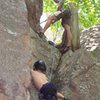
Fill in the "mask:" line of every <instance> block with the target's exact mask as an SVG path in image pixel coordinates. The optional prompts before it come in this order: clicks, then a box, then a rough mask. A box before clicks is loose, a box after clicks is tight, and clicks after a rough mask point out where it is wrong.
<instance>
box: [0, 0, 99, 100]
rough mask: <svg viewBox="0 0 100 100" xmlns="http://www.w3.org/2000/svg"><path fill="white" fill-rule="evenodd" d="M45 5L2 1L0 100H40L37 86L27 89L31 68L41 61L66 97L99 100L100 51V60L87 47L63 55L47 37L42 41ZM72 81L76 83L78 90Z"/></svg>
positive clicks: (36, 0)
mask: <svg viewBox="0 0 100 100" xmlns="http://www.w3.org/2000/svg"><path fill="white" fill-rule="evenodd" d="M42 2H43V1H42V0H25V1H24V0H0V100H38V99H37V92H36V91H35V89H34V86H31V89H30V90H28V89H27V87H28V86H29V83H30V82H31V81H30V80H31V76H30V68H31V67H32V64H33V63H34V62H35V61H36V60H38V59H42V60H44V61H45V62H46V65H47V76H48V78H49V80H50V81H52V82H54V83H55V84H56V85H57V86H58V89H59V90H60V91H61V92H62V93H63V94H64V95H65V96H69V98H72V100H79V99H75V98H74V97H75V96H76V95H78V96H79V97H80V100H99V97H100V85H99V84H100V73H99V72H100V65H99V60H97V59H98V57H100V51H99V50H97V51H98V57H97V56H96V52H93V51H92V52H87V51H86V50H85V49H84V48H83V47H84V46H85V44H84V43H83V45H84V46H82V48H80V49H79V50H77V51H75V52H72V51H69V52H67V53H66V54H64V55H61V54H60V52H59V51H58V50H57V49H56V48H55V47H53V46H51V45H49V43H48V42H47V41H46V39H45V37H44V38H40V37H39V36H38V34H36V32H35V31H37V30H39V29H40V28H41V27H40V26H39V24H38V23H39V19H40V16H41V13H42ZM32 3H33V6H34V7H33V8H34V9H32ZM38 3H40V4H39V5H38ZM29 7H30V8H29ZM30 10H31V11H30ZM37 11H38V12H37ZM32 12H34V15H33V13H32ZM27 15H28V19H27ZM32 16H33V17H32ZM33 23H34V24H33ZM30 28H31V29H30ZM38 28H39V29H38ZM33 30H34V31H33ZM88 32H89V31H88ZM98 35H99V34H98ZM84 37H85V36H84ZM98 40H99V39H98ZM99 46H100V44H99ZM71 81H73V82H75V87H74V88H73V87H72V85H71ZM75 89H76V90H77V92H76V91H75ZM75 92H76V93H75ZM71 93H72V95H71ZM73 94H74V95H73Z"/></svg>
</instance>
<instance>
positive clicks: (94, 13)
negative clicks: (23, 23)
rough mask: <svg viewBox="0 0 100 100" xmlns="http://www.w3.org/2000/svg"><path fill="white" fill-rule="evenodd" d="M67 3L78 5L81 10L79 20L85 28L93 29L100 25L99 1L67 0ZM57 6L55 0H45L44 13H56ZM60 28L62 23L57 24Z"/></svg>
mask: <svg viewBox="0 0 100 100" xmlns="http://www.w3.org/2000/svg"><path fill="white" fill-rule="evenodd" d="M65 2H74V3H76V5H77V7H78V9H79V12H78V13H79V20H80V23H81V25H82V26H83V27H86V28H88V27H91V26H93V25H94V24H98V23H100V2H99V0H65ZM55 11H56V6H55V3H54V1H53V0H49V1H48V0H44V12H55ZM55 25H56V26H59V25H60V23H59V22H58V23H56V24H55Z"/></svg>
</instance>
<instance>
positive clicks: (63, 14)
mask: <svg viewBox="0 0 100 100" xmlns="http://www.w3.org/2000/svg"><path fill="white" fill-rule="evenodd" d="M54 2H55V3H56V4H57V11H56V12H55V13H54V14H53V15H51V16H49V17H48V19H47V22H46V24H45V26H44V28H43V30H42V31H41V32H40V36H41V37H42V36H43V35H44V33H45V31H46V30H47V29H48V28H49V26H50V25H51V24H53V23H55V22H56V21H58V20H60V19H61V18H62V26H63V27H64V32H63V38H62V43H61V45H60V46H57V48H60V47H61V49H60V50H61V51H63V52H65V51H67V50H69V49H70V48H71V44H72V43H71V42H72V34H71V31H70V25H69V20H70V18H71V13H70V10H69V8H68V7H67V5H65V4H64V0H54ZM63 6H66V7H67V10H63V9H62V7H63Z"/></svg>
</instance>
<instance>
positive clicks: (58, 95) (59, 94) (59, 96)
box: [57, 92, 69, 100]
mask: <svg viewBox="0 0 100 100" xmlns="http://www.w3.org/2000/svg"><path fill="white" fill-rule="evenodd" d="M57 97H58V98H59V99H61V100H69V99H68V98H66V97H64V96H63V95H62V94H61V93H60V92H57Z"/></svg>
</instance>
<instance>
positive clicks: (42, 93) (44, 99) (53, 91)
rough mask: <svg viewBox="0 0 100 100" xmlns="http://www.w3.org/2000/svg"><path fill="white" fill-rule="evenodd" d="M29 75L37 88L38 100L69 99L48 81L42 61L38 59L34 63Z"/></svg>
mask: <svg viewBox="0 0 100 100" xmlns="http://www.w3.org/2000/svg"><path fill="white" fill-rule="evenodd" d="M31 75H32V79H33V82H34V84H35V86H36V88H37V89H38V90H39V95H38V99H39V100H58V98H59V99H61V100H69V99H68V98H66V97H64V96H63V95H62V94H61V93H60V92H58V91H57V88H56V86H55V85H54V84H53V83H51V82H48V79H47V77H46V65H45V63H44V61H42V60H38V61H36V62H35V63H34V65H33V69H32V70H31Z"/></svg>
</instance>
